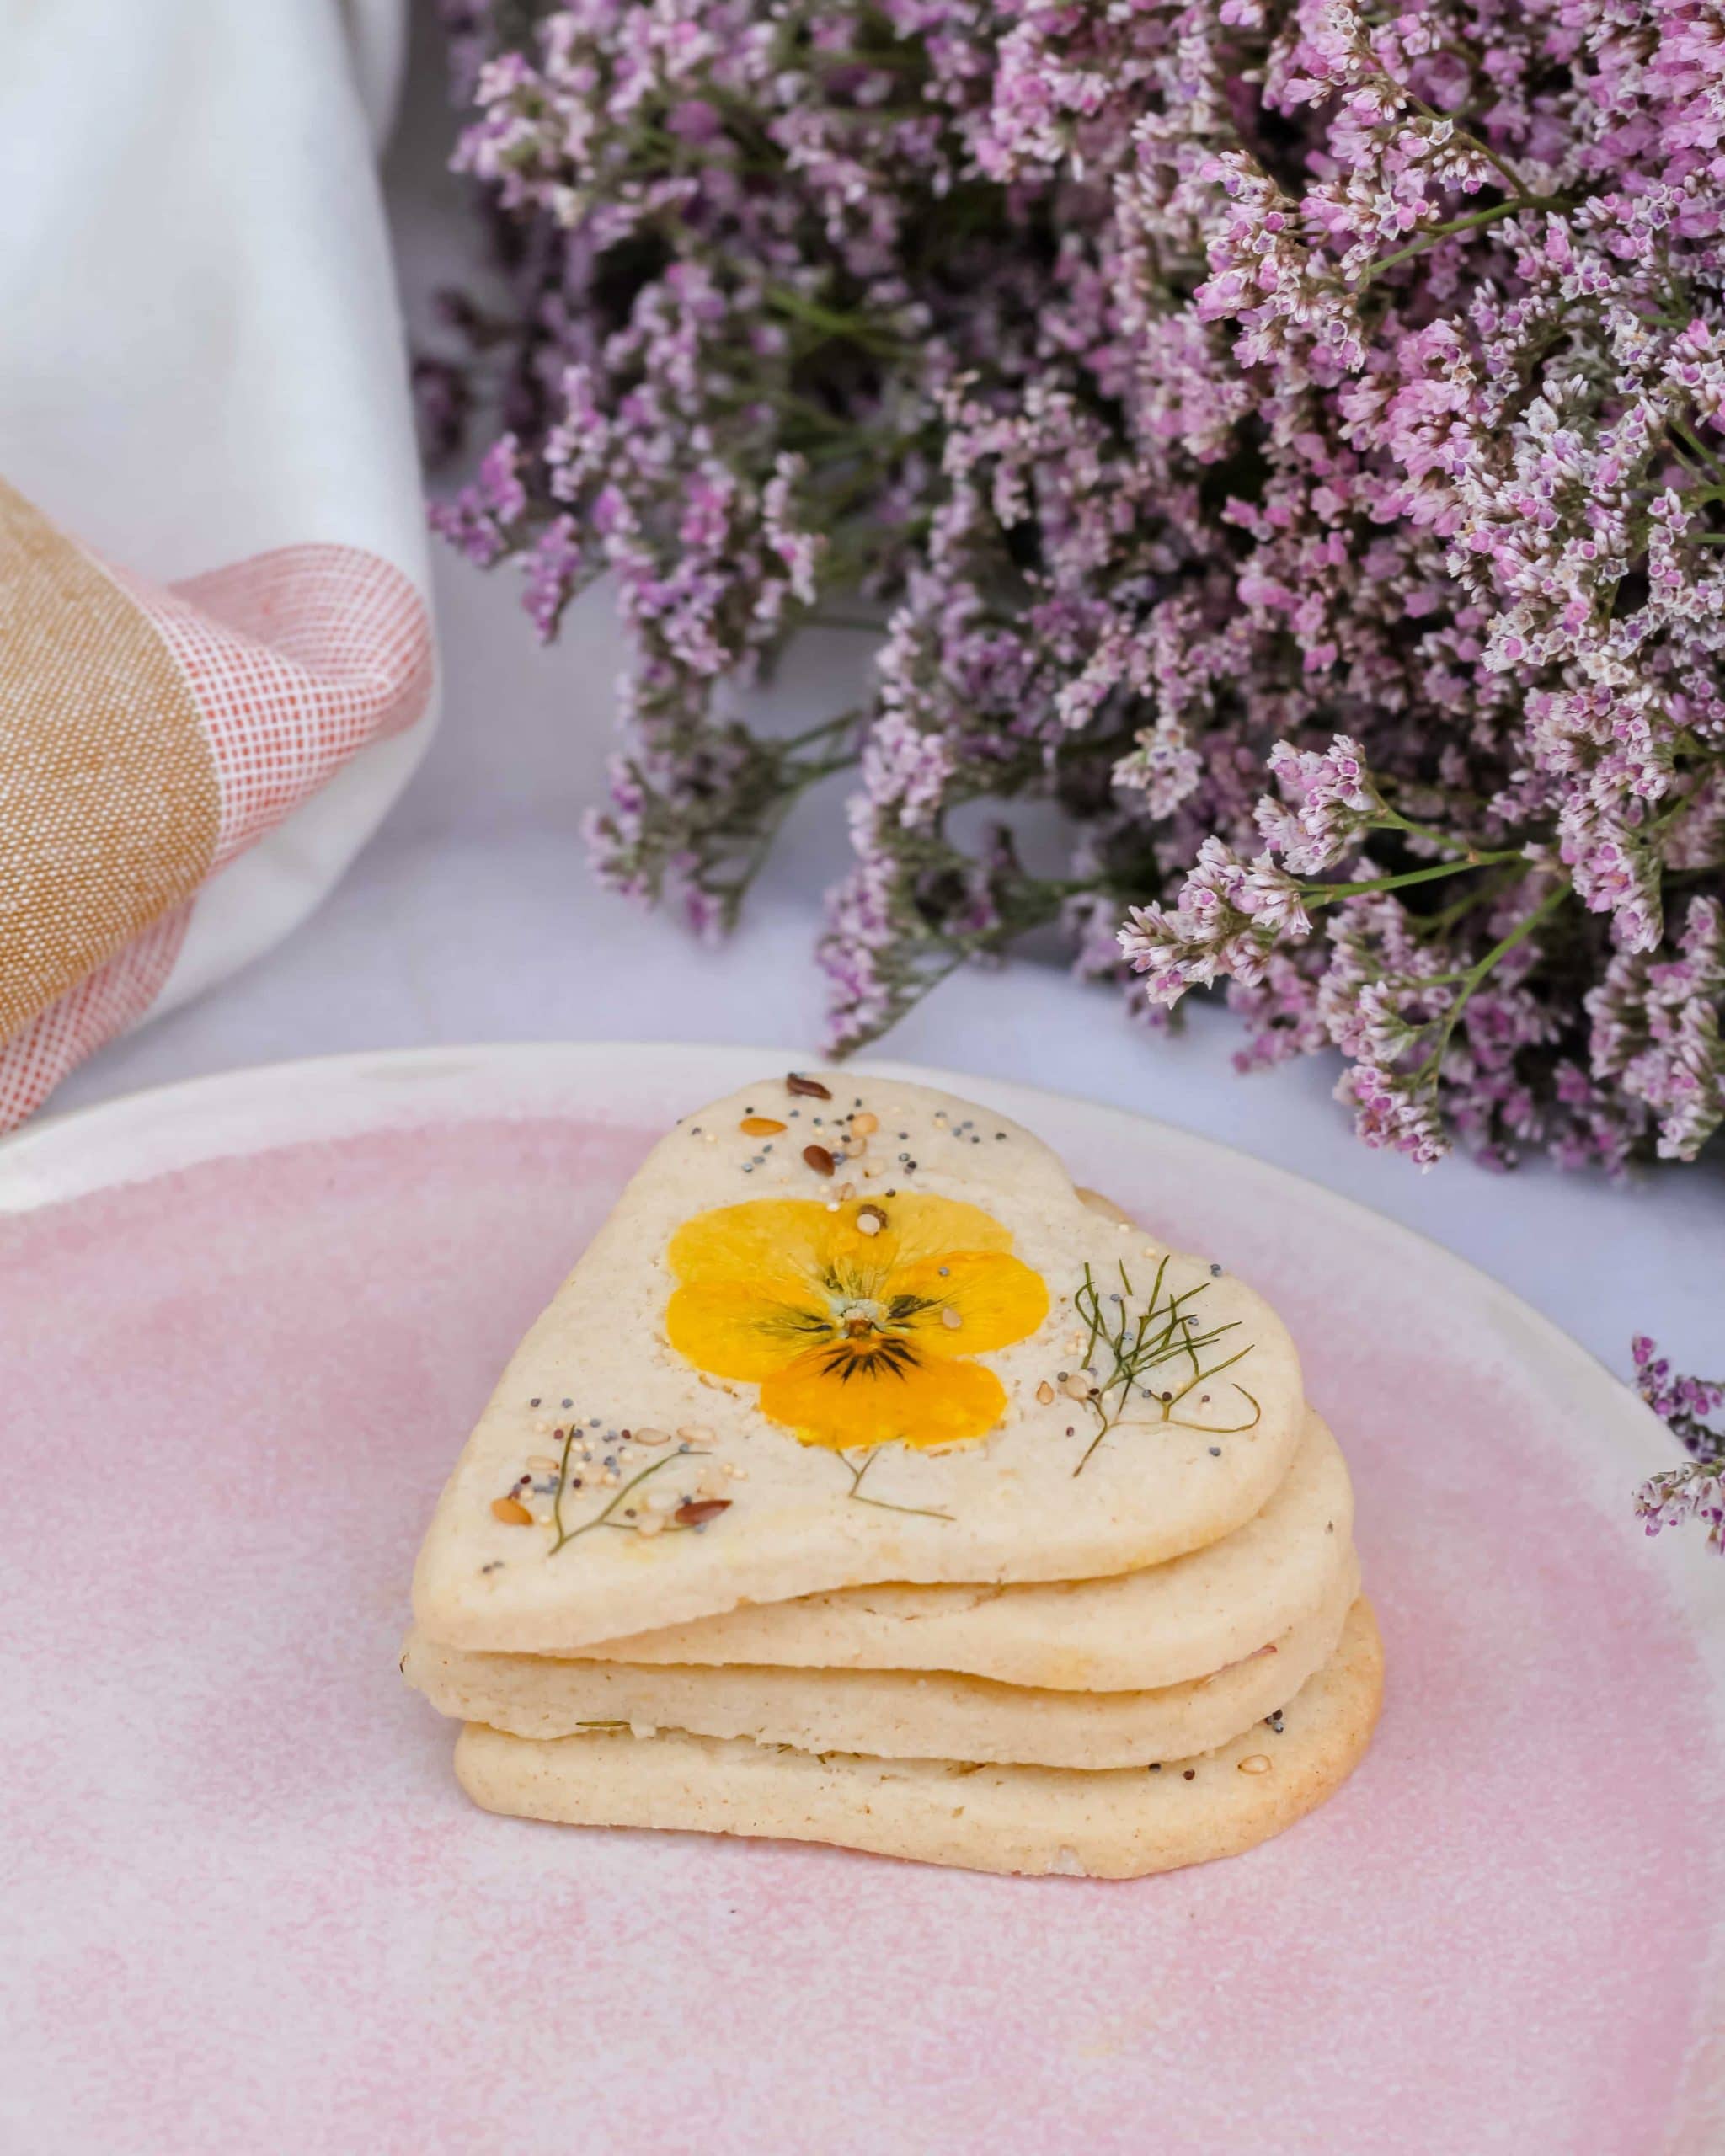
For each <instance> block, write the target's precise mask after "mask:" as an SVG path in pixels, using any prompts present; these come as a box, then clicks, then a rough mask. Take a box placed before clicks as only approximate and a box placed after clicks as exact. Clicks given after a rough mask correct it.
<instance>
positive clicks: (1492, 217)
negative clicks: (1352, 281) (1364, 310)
mask: <svg viewBox="0 0 1725 2156" xmlns="http://www.w3.org/2000/svg"><path fill="white" fill-rule="evenodd" d="M1553 206H1554V205H1552V204H1551V203H1549V202H1546V201H1545V200H1542V199H1541V197H1540V196H1538V195H1517V196H1516V197H1515V199H1514V200H1513V201H1510V202H1499V203H1497V204H1496V205H1493V208H1491V209H1489V210H1476V211H1474V213H1473V215H1472V216H1471V217H1451V218H1450V220H1449V221H1448V222H1447V223H1446V224H1441V225H1430V226H1428V227H1427V228H1426V230H1425V231H1424V232H1422V233H1421V234H1420V236H1419V237H1418V239H1417V240H1414V241H1413V242H1411V243H1409V244H1408V245H1407V247H1402V248H1397V250H1396V252H1395V253H1393V254H1386V256H1385V257H1384V258H1383V259H1382V261H1381V262H1374V263H1373V264H1372V265H1371V267H1370V270H1367V271H1366V273H1365V276H1364V277H1363V278H1361V280H1360V288H1361V290H1362V291H1363V290H1364V289H1365V286H1367V285H1370V284H1371V283H1373V282H1375V280H1376V279H1378V278H1380V277H1381V276H1382V275H1383V274H1384V272H1385V271H1386V270H1393V269H1395V268H1396V267H1397V265H1398V264H1401V263H1403V262H1411V261H1412V260H1413V257H1414V256H1415V255H1416V254H1424V253H1427V252H1428V251H1429V249H1430V248H1434V247H1435V246H1436V245H1437V244H1438V243H1439V240H1445V239H1450V238H1451V237H1454V235H1455V233H1457V232H1477V231H1478V230H1479V229H1480V227H1482V226H1483V225H1495V224H1496V223H1498V221H1499V220H1500V219H1501V218H1503V217H1511V216H1514V214H1515V212H1516V211H1518V210H1541V209H1549V208H1551V207H1553Z"/></svg>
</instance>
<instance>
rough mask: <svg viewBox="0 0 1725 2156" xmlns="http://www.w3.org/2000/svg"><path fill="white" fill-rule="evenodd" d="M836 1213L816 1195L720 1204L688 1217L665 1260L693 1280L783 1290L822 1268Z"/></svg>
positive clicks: (805, 1280)
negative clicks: (746, 1283)
mask: <svg viewBox="0 0 1725 2156" xmlns="http://www.w3.org/2000/svg"><path fill="white" fill-rule="evenodd" d="M833 1219H834V1215H833V1214H830V1213H829V1212H828V1211H827V1209H826V1208H825V1206H824V1205H822V1204H820V1203H818V1202H817V1201H816V1200H815V1199H814V1198H756V1199H755V1200H754V1201H753V1202H752V1203H749V1204H745V1205H720V1206H717V1207H715V1208H714V1209H713V1211H712V1212H710V1213H697V1214H696V1215H695V1217H694V1219H692V1220H686V1221H685V1222H684V1223H683V1225H682V1226H681V1228H679V1229H678V1230H677V1231H676V1234H675V1235H673V1236H672V1237H671V1239H670V1248H669V1249H668V1250H667V1251H666V1252H665V1262H667V1263H668V1264H669V1265H670V1269H671V1271H672V1272H673V1273H676V1276H677V1278H678V1279H679V1280H681V1281H684V1282H686V1283H688V1284H689V1285H691V1286H695V1285H700V1284H702V1283H707V1282H711V1281H722V1282H732V1283H738V1284H741V1283H745V1282H753V1283H757V1284H759V1285H760V1286H761V1287H762V1288H763V1289H778V1290H780V1291H782V1290H783V1289H787V1288H793V1287H794V1286H795V1285H797V1284H802V1285H806V1284H807V1283H809V1282H810V1281H812V1280H814V1278H816V1277H817V1276H818V1274H819V1273H820V1268H821V1266H822V1264H823V1262H824V1261H825V1256H826V1251H827V1246H828V1244H829V1242H830V1238H831V1234H832V1225H833Z"/></svg>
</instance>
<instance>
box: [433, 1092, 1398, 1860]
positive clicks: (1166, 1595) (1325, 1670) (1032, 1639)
mask: <svg viewBox="0 0 1725 2156" xmlns="http://www.w3.org/2000/svg"><path fill="white" fill-rule="evenodd" d="M1352 1517H1353V1501H1352V1494H1351V1492H1350V1489H1349V1486H1348V1474H1347V1470H1346V1467H1345V1465H1343V1460H1342V1456H1341V1454H1340V1452H1339V1450H1338V1448H1337V1446H1336V1444H1335V1441H1334V1439H1333V1438H1332V1436H1331V1434H1330V1433H1329V1431H1328V1430H1327V1428H1325V1426H1324V1424H1323V1423H1322V1421H1321V1420H1320V1419H1319V1418H1318V1417H1317V1416H1316V1414H1314V1413H1313V1412H1311V1409H1310V1408H1309V1407H1308V1406H1307V1405H1306V1401H1305V1397H1304V1394H1303V1391H1302V1389H1301V1385H1300V1367H1299V1363H1298V1359H1297V1358H1296V1356H1295V1351H1294V1348H1293V1345H1292V1343H1291V1342H1290V1340H1289V1338H1288V1336H1287V1334H1286V1332H1285V1331H1284V1328H1283V1326H1282V1325H1281V1323H1280V1322H1279V1320H1278V1319H1277V1317H1276V1316H1275V1315H1274V1312H1273V1311H1272V1310H1269V1308H1268V1306H1267V1305H1265V1304H1264V1303H1263V1301H1262V1300H1261V1299H1259V1298H1258V1296H1257V1295H1255V1294H1253V1293H1252V1291H1251V1290H1250V1289H1248V1288H1247V1287H1246V1286H1245V1285H1244V1284H1243V1283H1241V1282H1240V1281H1238V1280H1236V1279H1235V1278H1233V1277H1232V1276H1231V1274H1229V1273H1226V1271H1224V1270H1223V1268H1222V1267H1220V1266H1217V1265H1215V1264H1213V1263H1210V1262H1207V1261H1205V1260H1204V1259H1199V1258H1194V1257H1184V1256H1182V1255H1180V1254H1178V1252H1176V1251H1172V1250H1170V1249H1169V1248H1168V1247H1167V1246H1166V1245H1164V1244H1163V1243H1162V1242H1161V1241H1159V1240H1158V1239H1157V1238H1156V1236H1155V1235H1151V1234H1149V1233H1146V1231H1145V1230H1142V1229H1141V1228H1139V1227H1137V1226H1135V1225H1133V1223H1131V1222H1130V1220H1128V1219H1125V1218H1124V1216H1123V1215H1122V1214H1119V1212H1118V1211H1117V1210H1116V1209H1114V1208H1113V1207H1112V1206H1110V1205H1108V1203H1106V1202H1105V1201H1103V1200H1102V1199H1100V1198H1097V1197H1095V1196H1094V1195H1093V1194H1092V1193H1087V1192H1084V1191H1081V1190H1079V1189H1077V1188H1076V1187H1075V1186H1074V1185H1073V1183H1072V1182H1071V1179H1070V1177H1068V1176H1067V1175H1066V1174H1065V1171H1064V1170H1063V1169H1062V1168H1061V1166H1060V1163H1059V1161H1057V1160H1056V1159H1055V1157H1054V1155H1052V1154H1051V1153H1049V1151H1048V1150H1047V1149H1046V1148H1045V1147H1044V1146H1043V1145H1041V1144H1040V1143H1039V1141H1038V1140H1037V1139H1034V1138H1033V1137H1032V1136H1031V1135H1030V1134H1028V1132H1027V1131H1025V1130H1023V1129H1021V1128H1020V1127H1019V1126H1017V1124H1015V1123H1011V1122H1009V1121H1007V1120H1006V1119H1005V1118H1002V1117H1000V1116H996V1115H994V1114H991V1113H989V1112H987V1111H985V1109H982V1108H980V1107H975V1106H974V1105H971V1104H969V1103H966V1102H963V1101H960V1100H958V1099H955V1098H953V1097H951V1096H948V1095H946V1094H943V1093H938V1092H935V1091H930V1090H928V1089H927V1088H925V1087H921V1086H909V1085H903V1084H899V1083H895V1082H891V1081H886V1080H883V1079H875V1078H861V1077H854V1076H846V1075H844V1074H841V1073H821V1074H819V1075H810V1074H804V1073H793V1074H790V1075H788V1076H785V1077H782V1078H774V1079H770V1080H763V1081H761V1083H760V1084H758V1085H756V1086H750V1087H747V1088H745V1091H742V1092H741V1093H739V1094H737V1095H735V1096H734V1097H732V1098H730V1099H729V1100H726V1101H722V1102H718V1103H717V1104H716V1105H715V1106H713V1107H709V1108H707V1109H704V1110H702V1112H701V1113H698V1114H696V1115H694V1116H692V1117H690V1118H687V1119H686V1121H685V1122H683V1123H680V1124H679V1125H678V1126H677V1128H676V1129H675V1130H674V1131H673V1132H672V1133H671V1134H670V1136H668V1137H667V1138H666V1139H664V1140H663V1141H662V1142H661V1143H660V1145H659V1146H658V1147H656V1148H655V1150H654V1152H653V1153H652V1154H651V1155H649V1159H648V1160H647V1161H646V1162H645V1164H644V1166H643V1167H642V1168H641V1170H640V1171H639V1172H638V1175H637V1176H636V1177H635V1178H634V1180H633V1182H631V1184H630V1186H629V1187H628V1190H627V1191H626V1192H625V1193H624V1195H623V1197H622V1200H621V1201H620V1202H619V1203H618V1205H617V1209H616V1211H615V1212H614V1213H613V1214H612V1215H611V1219H610V1220H609V1221H608V1222H607V1223H606V1226H605V1227H604V1229H603V1230H601V1233H600V1235H598V1236H597V1237H596V1238H595V1241H594V1242H593V1244H592V1245H591V1246H590V1248H589V1250H588V1251H587V1252H586V1254H585V1256H584V1257H583V1258H582V1259H581V1261H580V1262H579V1265H578V1266H577V1267H576V1268H575V1271H574V1273H573V1274H572V1275H571V1276H570V1278H569V1280H568V1281H567V1282H566V1283H564V1285H563V1288H562V1289H560V1291H559V1292H558V1295H557V1297H556V1299H554V1300H553V1303H552V1305H551V1307H550V1308H549V1309H548V1310H547V1311H546V1312H545V1313H544V1315H542V1317H541V1318H540V1320H539V1321H538V1322H537V1325H535V1326H534V1327H533V1329H532V1331H531V1332H530V1333H529V1334H528V1336H527V1337H526V1340H525V1342H523V1343H522V1345H521V1348H520V1350H519V1351H518V1353H516V1355H515V1358H514V1360H513V1362H512V1363H511V1364H510V1367H509V1369H508V1370H507V1371H506V1372H505V1375H504V1379H503V1381H502V1383H501V1385H499V1388H498V1390H497V1392H496V1394H495V1396H494V1398H493V1400H492V1401H491V1403H490V1405H489V1407H488V1408H487V1410H486V1412H485V1413H484V1415H483V1417H482V1418H481V1420H480V1422H479V1425H478V1428H477V1429H476V1430H475V1432H474V1433H473V1437H472V1438H471V1439H470V1440H469V1442H468V1444H467V1449H466V1450H465V1452H464V1453H463V1454H462V1458H461V1460H460V1462H459V1464H458V1465H457V1469H456V1472H455V1474H454V1476H452V1478H451V1481H450V1482H449V1484H448V1485H447V1486H446V1489H445V1491H444V1493H443V1496H442V1498H441V1502H440V1504H439V1506H438V1509H437V1513H436V1516H435V1519H434V1520H433V1522H432V1525H431V1528H430V1533H429V1534H428V1535H427V1537H426V1540H425V1547H424V1550H422V1552H421V1555H420V1559H419V1567H418V1571H417V1572H416V1575H415V1580H414V1631H413V1633H412V1635H411V1636H410V1638H409V1641H408V1646H407V1652H406V1655H405V1657H404V1659H403V1668H404V1671H405V1673H406V1675H407V1677H408V1678H409V1682H410V1683H412V1684H414V1685H415V1686H417V1687H418V1688H419V1689H420V1690H421V1691H422V1692H424V1693H425V1694H426V1696H427V1697H428V1698H429V1699H430V1701H431V1702H432V1704H433V1705H435V1706H436V1707H437V1708H438V1709H439V1710H441V1711H442V1712H443V1713H445V1714H447V1715H450V1716H454V1717H455V1718H457V1720H459V1721H462V1722H463V1723H464V1724H465V1725H466V1727H465V1728H464V1729H463V1731H462V1737H461V1739H460V1742H459V1743H458V1745H457V1753H456V1771H457V1775H458V1777H459V1778H460V1780H461V1781H462V1785H463V1787H464V1788H465V1789H466V1790H467V1791H468V1793H469V1794H470V1795H471V1796H473V1798H474V1799H475V1800H476V1801H478V1803H480V1804H482V1805H483V1806H486V1807H487V1808H489V1809H490V1810H493V1811H496V1812H513V1813H517V1814H521V1815H522V1816H524V1817H531V1818H539V1819H552V1820H560V1821H565V1822H569V1823H571V1824H579V1825H588V1826H629V1827H661V1828H693V1829H704V1830H707V1831H710V1832H716V1833H735V1834H753V1835H776V1836H782V1837H787V1838H794V1839H798V1840H804V1841H823V1842H833V1843H839V1844H844V1845H846V1846H847V1847H851V1848H854V1849H870V1850H875V1851H879V1852H881V1853H884V1854H890V1855H896V1856H905V1857H915V1858H920V1859H922V1860H925V1861H927V1862H932V1863H942V1864H951V1865H966V1866H969V1867H972V1868H974V1869H978V1870H991V1871H1017V1872H1065V1873H1071V1874H1076V1875H1082V1876H1094V1877H1108V1878H1121V1877H1134V1876H1140V1875H1141V1874H1144V1873H1147V1872H1152V1871H1161V1870H1168V1869H1171V1868H1172V1867H1173V1866H1175V1865H1183V1864H1191V1863H1197V1862H1200V1861H1203V1860H1205V1859H1207V1858H1210V1857H1215V1856H1224V1855H1229V1854H1233V1853H1235V1852H1236V1851H1238V1850H1241V1849H1247V1848H1249V1847H1251V1846H1252V1844H1254V1843H1256V1842H1258V1841H1262V1840H1263V1839H1264V1838H1266V1837H1267V1836H1268V1835H1271V1834H1274V1833H1278V1832H1279V1830H1280V1829H1281V1828H1284V1827H1285V1826H1288V1825H1289V1824H1290V1823H1291V1822H1293V1821H1294V1820H1295V1819H1297V1818H1299V1817H1300V1816H1301V1815H1302V1814H1303V1813H1304V1812H1308V1811H1310V1810H1311V1808H1312V1807H1313V1806H1315V1805H1316V1804H1318V1803H1320V1802H1322V1800H1323V1799H1324V1798H1325V1797H1326V1796H1328V1795H1329V1794H1330V1793H1331V1792H1332V1790H1334V1789H1336V1788H1337V1787H1338V1785H1339V1784H1340V1783H1341V1782H1342V1780H1343V1779H1344V1778H1345V1777H1346V1775H1347V1774H1348V1772H1349V1770H1350V1769H1352V1768H1353V1766H1354V1764H1355V1763H1356V1761H1357V1760H1358V1759H1359V1757H1360V1755H1361V1753H1363V1752H1364V1750H1365V1745H1366V1743H1367V1742H1368V1740H1369V1738H1370V1733H1371V1728H1372V1725H1373V1722H1374V1721H1375V1716H1376V1712H1377V1706H1378V1700H1379V1695H1380V1692H1381V1654H1380V1650H1379V1645H1378V1639H1377V1634H1376V1630H1375V1625H1374V1624H1373V1621H1372V1618H1371V1614H1370V1609H1369V1608H1368V1607H1367V1605H1366V1604H1365V1602H1364V1600H1362V1599H1361V1598H1360V1596H1359V1571H1358V1565H1357V1561H1356V1559H1355V1556H1354V1545H1353V1537H1352Z"/></svg>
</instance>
